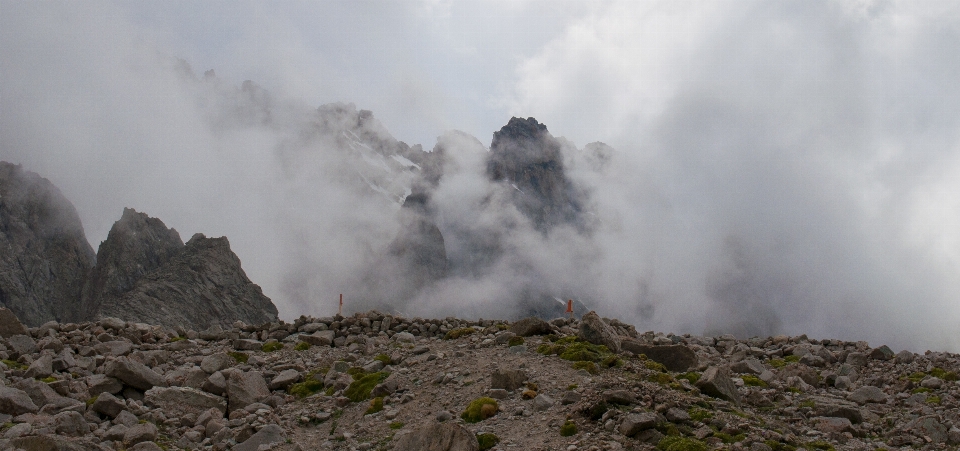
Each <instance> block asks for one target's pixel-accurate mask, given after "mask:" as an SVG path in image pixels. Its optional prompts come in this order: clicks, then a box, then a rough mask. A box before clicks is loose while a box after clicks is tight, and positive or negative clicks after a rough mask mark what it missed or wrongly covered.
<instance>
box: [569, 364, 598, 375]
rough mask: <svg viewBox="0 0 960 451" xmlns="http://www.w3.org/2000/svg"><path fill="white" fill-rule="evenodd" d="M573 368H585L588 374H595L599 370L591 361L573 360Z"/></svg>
mask: <svg viewBox="0 0 960 451" xmlns="http://www.w3.org/2000/svg"><path fill="white" fill-rule="evenodd" d="M573 369H575V370H585V371H586V372H588V373H590V374H597V373H599V372H600V368H597V364H596V363H593V362H573Z"/></svg>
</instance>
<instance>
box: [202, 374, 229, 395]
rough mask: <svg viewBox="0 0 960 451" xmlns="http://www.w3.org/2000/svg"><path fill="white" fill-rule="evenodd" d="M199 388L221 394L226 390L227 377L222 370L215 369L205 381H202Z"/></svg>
mask: <svg viewBox="0 0 960 451" xmlns="http://www.w3.org/2000/svg"><path fill="white" fill-rule="evenodd" d="M200 389H202V390H203V391H205V392H209V393H213V394H215V395H223V394H224V393H226V392H227V378H226V377H225V376H224V375H223V373H222V372H220V371H217V372H216V373H213V374H211V375H210V377H208V378H207V381H206V382H204V383H203V386H201V387H200Z"/></svg>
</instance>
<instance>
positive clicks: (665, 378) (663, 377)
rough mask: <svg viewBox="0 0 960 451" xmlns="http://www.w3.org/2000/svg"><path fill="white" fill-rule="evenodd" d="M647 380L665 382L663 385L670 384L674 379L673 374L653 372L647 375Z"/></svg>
mask: <svg viewBox="0 0 960 451" xmlns="http://www.w3.org/2000/svg"><path fill="white" fill-rule="evenodd" d="M647 380H649V381H650V382H656V383H658V384H663V385H669V384H670V383H671V382H673V381H674V379H673V376H671V375H670V374H668V373H653V374H651V375H650V376H649V377H647Z"/></svg>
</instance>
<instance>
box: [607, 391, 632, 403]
mask: <svg viewBox="0 0 960 451" xmlns="http://www.w3.org/2000/svg"><path fill="white" fill-rule="evenodd" d="M603 400H604V401H606V402H607V403H609V404H620V405H624V406H629V405H631V404H636V403H637V397H636V396H634V395H633V392H631V391H629V390H609V391H606V392H604V393H603Z"/></svg>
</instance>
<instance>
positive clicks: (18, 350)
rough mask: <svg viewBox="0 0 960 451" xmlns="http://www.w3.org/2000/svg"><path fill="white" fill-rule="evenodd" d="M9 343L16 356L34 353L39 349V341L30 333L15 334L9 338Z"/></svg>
mask: <svg viewBox="0 0 960 451" xmlns="http://www.w3.org/2000/svg"><path fill="white" fill-rule="evenodd" d="M7 344H8V345H10V350H11V351H13V355H14V356H19V355H25V354H32V353H34V352H35V351H36V350H37V342H36V341H35V340H34V339H33V338H30V336H28V335H14V336H11V337H9V338H7Z"/></svg>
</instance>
